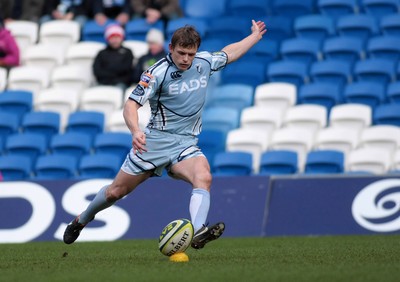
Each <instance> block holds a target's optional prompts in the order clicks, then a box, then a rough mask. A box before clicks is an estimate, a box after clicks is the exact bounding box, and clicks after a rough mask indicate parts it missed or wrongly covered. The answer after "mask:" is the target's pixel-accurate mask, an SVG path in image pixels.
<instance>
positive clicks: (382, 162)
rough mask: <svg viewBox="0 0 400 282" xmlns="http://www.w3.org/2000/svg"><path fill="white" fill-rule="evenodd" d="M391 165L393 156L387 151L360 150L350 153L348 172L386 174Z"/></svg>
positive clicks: (374, 149)
mask: <svg viewBox="0 0 400 282" xmlns="http://www.w3.org/2000/svg"><path fill="white" fill-rule="evenodd" d="M391 163H392V159H391V155H390V153H389V152H388V151H387V150H385V149H378V148H359V149H356V150H353V151H351V152H350V154H349V158H348V162H347V165H348V169H347V171H351V172H368V173H372V174H384V173H387V172H388V171H389V169H390V166H391Z"/></svg>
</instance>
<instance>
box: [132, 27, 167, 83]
mask: <svg viewBox="0 0 400 282" xmlns="http://www.w3.org/2000/svg"><path fill="white" fill-rule="evenodd" d="M146 42H147V43H148V44H149V52H148V53H147V54H146V55H143V56H142V57H140V58H139V61H138V63H137V65H136V67H135V72H134V76H133V82H138V81H139V80H140V76H141V75H142V73H143V72H144V71H145V70H147V69H148V68H149V67H150V66H152V65H154V63H155V62H157V61H158V60H160V59H162V58H164V57H165V56H166V55H167V54H166V52H165V49H164V35H163V33H162V32H161V31H160V30H158V29H155V28H152V29H150V30H149V32H148V33H147V35H146Z"/></svg>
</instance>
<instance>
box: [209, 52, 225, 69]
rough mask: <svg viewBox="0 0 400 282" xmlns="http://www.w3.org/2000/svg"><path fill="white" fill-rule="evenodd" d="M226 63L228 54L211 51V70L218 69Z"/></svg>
mask: <svg viewBox="0 0 400 282" xmlns="http://www.w3.org/2000/svg"><path fill="white" fill-rule="evenodd" d="M227 63H228V55H227V54H226V53H225V52H223V51H218V52H212V53H211V72H216V71H220V70H222V69H223V68H225V66H226V64H227Z"/></svg>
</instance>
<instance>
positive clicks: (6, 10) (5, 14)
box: [0, 0, 14, 22]
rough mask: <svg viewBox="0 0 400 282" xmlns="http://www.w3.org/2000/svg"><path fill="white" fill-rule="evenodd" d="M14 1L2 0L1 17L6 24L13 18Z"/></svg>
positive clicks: (0, 5)
mask: <svg viewBox="0 0 400 282" xmlns="http://www.w3.org/2000/svg"><path fill="white" fill-rule="evenodd" d="M13 10H14V0H0V17H1V18H2V19H4V22H7V21H10V20H12V18H13Z"/></svg>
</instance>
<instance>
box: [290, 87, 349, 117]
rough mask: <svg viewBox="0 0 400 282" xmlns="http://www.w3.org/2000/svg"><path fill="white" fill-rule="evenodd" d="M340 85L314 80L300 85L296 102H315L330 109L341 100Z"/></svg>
mask: <svg viewBox="0 0 400 282" xmlns="http://www.w3.org/2000/svg"><path fill="white" fill-rule="evenodd" d="M341 91H342V87H340V85H338V84H337V83H329V82H314V83H309V84H305V85H303V86H301V87H300V89H299V92H298V93H299V94H298V98H297V102H298V104H317V105H321V106H324V107H325V108H327V110H328V112H329V111H330V109H331V108H332V107H333V106H335V105H337V104H340V103H342V102H343V97H342V95H341V93H342V92H341Z"/></svg>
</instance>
